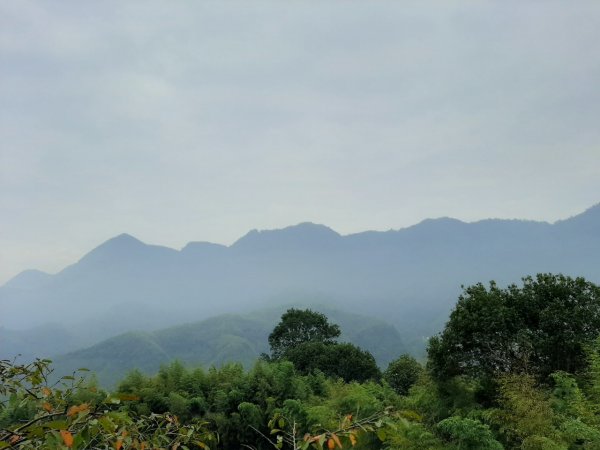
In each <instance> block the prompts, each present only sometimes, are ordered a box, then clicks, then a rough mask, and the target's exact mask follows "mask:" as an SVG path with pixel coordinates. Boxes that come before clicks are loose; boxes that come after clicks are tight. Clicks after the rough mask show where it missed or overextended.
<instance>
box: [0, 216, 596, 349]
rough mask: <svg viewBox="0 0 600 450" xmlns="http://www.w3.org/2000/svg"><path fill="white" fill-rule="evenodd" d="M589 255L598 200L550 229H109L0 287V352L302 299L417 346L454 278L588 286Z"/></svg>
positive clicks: (518, 224)
mask: <svg viewBox="0 0 600 450" xmlns="http://www.w3.org/2000/svg"><path fill="white" fill-rule="evenodd" d="M599 263H600V205H596V206H594V207H592V208H590V209H588V210H587V211H585V212H583V213H582V214H579V215H577V216H574V217H571V218H569V219H565V220H561V221H558V222H556V223H554V224H549V223H546V222H533V221H521V220H500V219H487V220H482V221H478V222H473V223H465V222H462V221H459V220H456V219H451V218H440V219H427V220H424V221H422V222H421V223H419V224H417V225H414V226H411V227H408V228H404V229H400V230H390V231H386V232H376V231H367V232H362V233H357V234H352V235H347V236H341V235H340V234H338V233H336V232H335V231H333V230H331V229H330V228H328V227H326V226H323V225H316V224H313V223H302V224H299V225H295V226H291V227H287V228H284V229H281V230H268V231H256V230H254V231H251V232H249V233H248V234H246V235H245V236H243V237H242V238H240V239H239V240H238V241H237V242H235V243H234V244H233V245H231V246H223V245H217V244H211V243H206V242H191V243H189V244H188V245H186V246H185V247H184V248H183V249H181V250H174V249H171V248H167V247H162V246H156V245H148V244H145V243H143V242H141V241H139V240H138V239H136V238H134V237H133V236H130V235H127V234H122V235H119V236H116V237H115V238H113V239H110V240H108V241H106V242H105V243H103V244H102V245H100V246H98V247H97V248H95V249H93V250H92V251H90V252H89V253H88V254H86V255H85V256H84V257H83V258H81V259H80V260H79V261H78V262H76V263H75V264H73V265H71V266H69V267H67V268H65V269H64V270H62V271H61V272H59V273H57V274H55V275H48V274H44V273H42V272H38V271H26V272H23V273H22V274H20V275H18V276H17V277H15V278H13V279H12V280H10V281H9V282H7V283H6V284H5V285H4V286H2V287H1V288H0V304H1V305H2V311H3V313H2V321H1V326H0V338H1V339H2V341H3V345H2V348H1V353H2V355H0V356H5V357H6V356H12V355H14V354H15V353H18V352H21V353H23V354H24V355H28V356H31V355H35V356H47V355H46V354H41V353H48V352H50V353H62V352H65V351H70V350H73V349H75V348H78V347H82V346H85V345H91V344H92V343H95V342H97V341H98V340H100V339H104V338H107V337H109V336H113V335H115V334H118V333H121V332H125V331H130V330H140V331H150V330H154V329H158V328H163V327H165V326H170V325H176V324H180V323H184V322H190V321H196V320H202V319H206V318H208V317H210V316H214V315H217V314H223V313H247V312H250V311H253V310H256V309H258V308H261V307H265V306H269V305H281V304H295V303H306V302H319V303H321V304H324V305H328V306H330V307H334V308H338V309H342V310H344V311H350V312H356V313H359V314H367V315H370V316H374V317H379V318H382V319H385V320H386V321H387V322H388V323H391V324H393V325H395V326H396V327H397V328H398V330H399V332H400V333H401V335H402V337H403V339H404V341H405V343H406V344H407V345H408V346H409V347H410V348H415V349H416V348H421V349H422V346H423V342H424V341H425V338H426V337H427V336H429V335H431V334H433V333H435V332H437V331H438V330H439V329H440V328H441V327H442V326H443V323H444V321H445V320H446V318H447V314H448V312H449V310H450V309H451V307H452V306H453V305H454V303H455V302H456V298H457V296H458V294H459V293H460V291H461V289H460V286H461V285H463V284H464V285H467V284H472V283H475V282H478V281H482V282H487V281H489V280H491V279H494V280H496V281H498V282H499V283H501V284H506V283H509V282H518V281H519V280H520V278H521V277H522V276H524V275H529V274H531V275H533V274H536V273H539V272H555V273H558V272H561V273H564V274H566V275H572V276H584V277H586V278H588V279H589V280H590V281H593V282H596V283H597V282H598V281H600V264H599ZM50 324H52V325H50ZM57 329H60V330H62V331H61V333H62V334H61V333H58V332H57ZM15 330H29V331H30V335H29V337H28V338H27V339H23V336H25V334H26V333H24V332H23V331H21V332H18V331H15ZM32 336H33V337H32ZM60 336H62V337H60ZM42 341H44V344H43V345H41V342H42ZM52 343H54V344H55V349H54V351H52V349H51V348H49V347H52ZM38 344H40V345H38Z"/></svg>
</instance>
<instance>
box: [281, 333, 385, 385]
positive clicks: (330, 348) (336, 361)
mask: <svg viewBox="0 0 600 450" xmlns="http://www.w3.org/2000/svg"><path fill="white" fill-rule="evenodd" d="M285 358H286V359H287V360H288V361H291V362H292V363H293V364H294V367H295V368H296V369H297V370H298V372H300V373H302V374H309V373H312V372H314V371H316V370H318V371H320V372H323V373H324V374H325V375H327V376H329V377H334V378H342V379H343V380H344V381H346V382H350V381H358V382H364V381H367V380H378V379H379V378H380V377H381V372H380V371H379V367H377V363H376V362H375V358H374V357H373V355H372V354H371V353H369V352H368V351H366V350H362V349H361V348H360V347H357V346H356V345H353V344H348V343H342V344H324V343H323V342H305V343H302V344H300V345H298V346H296V347H294V348H292V349H290V350H288V351H287V353H286V355H285Z"/></svg>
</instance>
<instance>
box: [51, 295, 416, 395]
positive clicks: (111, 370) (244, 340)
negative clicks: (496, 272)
mask: <svg viewBox="0 0 600 450" xmlns="http://www.w3.org/2000/svg"><path fill="white" fill-rule="evenodd" d="M303 306H310V305H303ZM311 307H312V308H314V309H318V310H319V311H321V312H323V313H325V314H326V315H327V316H328V318H329V319H330V320H331V322H333V323H337V324H338V325H339V326H340V328H341V330H342V335H341V337H340V340H341V341H344V342H351V343H353V344H355V345H358V346H360V347H362V348H364V349H366V350H369V351H370V352H371V353H372V354H373V356H374V357H375V358H376V360H377V362H378V363H379V364H380V365H381V366H382V367H385V366H386V365H387V364H388V363H389V362H390V361H391V360H392V359H394V358H396V357H398V355H400V354H402V353H403V352H404V351H406V349H405V347H404V344H403V342H402V339H401V338H400V334H399V333H398V331H397V330H396V328H395V327H394V326H392V325H389V324H387V323H385V322H384V321H382V320H378V319H373V318H371V317H367V316H364V315H358V314H351V313H348V312H344V311H340V310H334V309H330V308H326V307H323V306H314V305H313V306H311ZM285 309H286V307H272V308H264V309H261V310H259V311H255V312H253V313H251V314H245V315H240V314H224V315H220V316H216V317H211V318H209V319H205V320H203V321H200V322H194V323H187V324H183V325H178V326H175V327H170V328H165V329H161V330H157V331H152V332H144V331H137V332H128V333H125V334H121V335H118V336H115V337H112V338H109V339H107V340H105V341H102V342H99V343H97V344H95V345H93V346H91V347H88V348H84V349H79V350H76V351H74V352H71V353H68V354H65V355H60V356H58V357H56V358H54V367H55V372H56V373H57V374H68V373H71V372H72V371H74V370H77V369H78V368H80V367H86V368H88V369H90V370H92V371H93V372H94V374H95V375H96V376H97V377H98V381H99V382H100V383H101V384H102V385H104V386H109V385H111V384H113V383H115V382H117V381H118V380H120V379H122V378H123V377H124V376H125V374H126V373H127V372H128V371H130V370H132V369H136V368H137V369H139V370H141V371H142V372H146V373H148V374H153V373H155V372H156V371H158V369H159V367H160V365H161V364H165V363H168V362H170V361H172V360H174V359H177V360H179V361H181V362H183V363H185V364H188V365H191V366H200V365H202V366H204V367H208V366H209V365H217V366H218V365H221V364H223V363H227V362H238V363H242V364H243V365H245V366H246V367H247V368H248V367H250V366H251V365H252V364H253V363H254V361H256V359H257V358H258V357H259V356H260V354H261V353H269V344H268V336H269V333H270V332H271V331H272V330H273V328H274V327H275V325H276V324H277V322H278V321H279V318H280V317H281V315H282V314H283V312H284V311H285Z"/></svg>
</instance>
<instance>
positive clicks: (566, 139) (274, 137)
mask: <svg viewBox="0 0 600 450" xmlns="http://www.w3.org/2000/svg"><path fill="white" fill-rule="evenodd" d="M599 43H600V2H598V1H596V0H593V1H577V2H572V1H566V0H565V1H562V2H552V1H543V2H542V1H522V0H519V1H512V2H510V1H506V2H486V1H480V0H477V1H456V2H451V1H444V2H440V1H431V2H427V1H422V0H419V1H415V2H399V1H394V2H383V1H375V2H373V1H368V2H367V1H363V2H358V1H356V2H353V1H343V2H335V1H333V2H332V1H329V2H323V1H318V2H317V1H314V2H311V1H304V2H300V1H273V2H248V1H244V2H239V3H237V2H231V1H228V2H220V1H219V2H183V1H181V2H173V1H166V0H165V1H162V2H153V1H147V0H144V1H138V2H135V1H128V2H123V1H121V0H119V1H103V2H81V1H47V2H43V1H37V2H36V1H4V2H1V3H0V283H2V282H4V281H6V280H7V279H9V278H10V277H12V276H14V275H16V274H17V273H19V272H20V271H21V270H23V269H28V268H37V269H42V270H45V271H49V272H56V271H58V270H60V269H62V268H63V267H64V266H66V265H68V264H70V263H73V262H75V261H76V260H77V259H79V258H80V257H81V256H82V255H83V254H84V253H85V252H87V251H89V250H90V249H91V248H93V247H95V246H97V245H98V244H100V243H101V242H103V241H104V240H106V239H108V238H110V237H113V236H115V235H117V234H120V233H123V232H127V233H130V234H132V235H134V236H136V237H138V238H139V239H141V240H143V241H145V242H148V243H154V244H162V245H167V246H170V247H174V248H180V247H182V246H184V245H185V244H186V243H187V242H188V241H194V240H196V241H198V240H206V241H212V242H219V243H224V244H230V243H232V242H233V241H235V240H236V239H237V238H239V237H240V236H242V235H243V234H245V233H246V232H247V231H248V230H249V229H252V228H258V229H268V228H279V227H283V226H286V225H291V224H295V223H298V222H302V221H313V222H318V223H323V224H326V225H328V226H330V227H332V228H333V229H335V230H336V231H338V232H340V233H342V234H348V233H353V232H357V231H363V230H367V229H374V230H387V229H390V228H394V229H397V228H402V227H405V226H409V225H412V224H414V223H417V222H419V221H420V220H422V219H424V218H427V217H440V216H451V217H456V218H459V219H462V220H465V221H474V220H478V219H483V218H489V217H500V218H523V219H534V220H546V221H550V222H553V221H555V220H557V219H561V218H566V217H568V216H571V215H574V214H577V213H579V212H581V211H583V210H584V209H586V208H588V207H590V206H592V205H593V204H596V203H598V202H599V201H600V51H599V50H598V48H599V47H598V45H599Z"/></svg>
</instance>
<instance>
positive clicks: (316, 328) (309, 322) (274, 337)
mask: <svg viewBox="0 0 600 450" xmlns="http://www.w3.org/2000/svg"><path fill="white" fill-rule="evenodd" d="M339 335H340V327H339V326H338V325H336V324H331V323H329V321H328V320H327V317H326V316H325V315H324V314H321V313H318V312H315V311H311V310H310V309H305V310H301V309H295V308H291V309H288V310H287V311H286V312H285V313H284V314H283V315H282V316H281V321H280V322H279V323H278V324H277V326H276V327H275V328H274V329H273V332H272V333H271V334H270V335H269V345H270V346H271V357H272V358H273V359H279V358H281V357H283V356H284V355H285V354H286V352H288V351H289V350H290V349H293V348H294V347H297V346H298V345H300V344H302V343H306V342H322V343H325V344H328V343H333V342H335V338H337V337H339Z"/></svg>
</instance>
